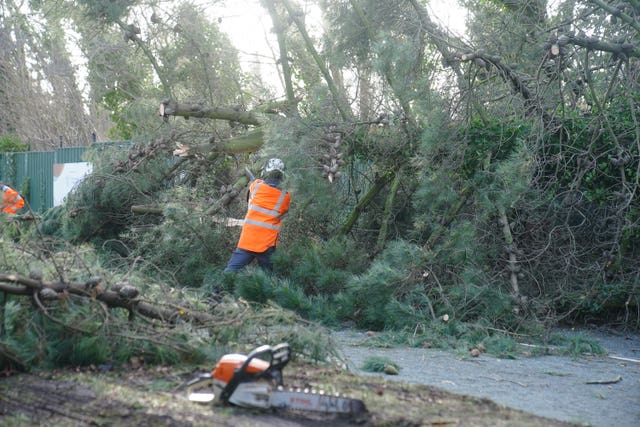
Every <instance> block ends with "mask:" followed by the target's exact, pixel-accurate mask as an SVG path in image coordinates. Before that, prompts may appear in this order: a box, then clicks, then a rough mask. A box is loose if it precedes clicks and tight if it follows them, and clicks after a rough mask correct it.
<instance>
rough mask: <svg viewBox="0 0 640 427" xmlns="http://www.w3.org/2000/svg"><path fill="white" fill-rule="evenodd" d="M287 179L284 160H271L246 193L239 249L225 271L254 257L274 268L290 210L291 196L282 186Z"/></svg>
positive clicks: (261, 265)
mask: <svg viewBox="0 0 640 427" xmlns="http://www.w3.org/2000/svg"><path fill="white" fill-rule="evenodd" d="M283 178H284V163H283V162H282V160H280V159H275V158H274V159H270V160H269V161H268V162H267V165H266V166H265V167H264V168H263V170H262V178H261V179H260V178H259V179H255V180H253V181H252V182H251V185H250V186H249V192H248V194H247V202H248V206H247V215H246V216H245V218H244V223H243V225H242V232H241V233H240V239H239V240H238V245H237V248H236V250H235V251H234V252H233V254H232V255H231V258H230V259H229V263H228V264H227V268H225V270H224V271H225V273H228V272H235V271H239V270H241V269H242V268H244V267H245V266H247V265H249V264H250V263H251V262H252V261H253V260H254V259H256V260H257V261H258V265H260V267H262V268H263V269H265V270H267V271H271V269H272V266H271V255H273V253H274V252H275V250H276V246H277V245H278V235H279V234H280V227H281V226H282V217H283V216H284V215H285V214H286V213H287V212H288V211H289V203H290V202H291V196H290V195H289V193H288V192H286V191H284V190H282V189H281V188H280V184H281V182H282V179H283Z"/></svg>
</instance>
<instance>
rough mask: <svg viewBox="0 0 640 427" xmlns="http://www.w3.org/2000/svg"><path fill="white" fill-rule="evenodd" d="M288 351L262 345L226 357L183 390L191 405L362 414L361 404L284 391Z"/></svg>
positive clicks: (285, 346) (284, 345)
mask: <svg viewBox="0 0 640 427" xmlns="http://www.w3.org/2000/svg"><path fill="white" fill-rule="evenodd" d="M290 356H291V349H290V347H289V344H287V343H282V344H278V345H276V346H275V347H271V346H269V345H263V346H261V347H258V348H256V349H255V350H253V351H252V352H251V353H249V355H243V354H236V353H233V354H226V355H224V356H222V358H221V359H220V360H219V361H218V363H217V364H216V366H215V368H214V369H213V372H211V373H206V374H203V375H201V376H199V377H198V378H195V379H193V380H191V381H190V382H189V383H188V384H187V386H186V388H187V390H188V393H189V400H191V401H193V402H201V403H207V402H218V403H222V404H227V403H228V404H232V405H236V406H242V407H248V408H264V409H267V408H274V409H288V410H298V411H314V412H325V413H336V414H352V415H357V414H362V413H365V412H366V411H367V409H366V407H365V404H364V402H362V401H361V400H358V399H351V398H347V397H343V396H339V395H330V394H326V393H324V392H321V391H320V392H314V391H308V390H301V389H295V390H294V389H289V390H287V389H285V387H284V385H283V378H282V369H283V368H284V367H285V365H286V364H287V363H288V362H289V358H290Z"/></svg>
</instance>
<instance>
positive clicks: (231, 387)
mask: <svg viewBox="0 0 640 427" xmlns="http://www.w3.org/2000/svg"><path fill="white" fill-rule="evenodd" d="M264 354H270V355H271V357H270V358H269V367H268V368H267V369H265V370H264V371H261V372H255V373H252V372H249V371H248V369H247V368H248V367H249V364H250V363H251V361H252V360H253V359H255V358H257V357H258V356H261V355H264ZM290 356H291V348H290V347H289V344H287V343H280V344H278V345H276V346H275V347H272V346H270V345H267V344H265V345H261V346H260V347H258V348H256V349H255V350H253V351H252V352H251V353H249V355H248V356H247V359H246V360H245V361H244V362H243V363H242V365H240V367H239V368H237V369H236V370H235V371H234V374H233V376H232V377H231V379H230V380H229V382H228V383H227V385H226V386H225V387H224V389H223V390H222V392H221V393H220V399H221V400H222V401H223V402H228V401H229V398H230V397H231V395H232V394H233V392H234V391H235V389H236V387H238V384H240V383H242V382H246V381H251V380H255V379H258V378H268V379H271V380H274V381H275V382H276V385H282V368H284V367H285V365H286V364H287V363H289V358H290Z"/></svg>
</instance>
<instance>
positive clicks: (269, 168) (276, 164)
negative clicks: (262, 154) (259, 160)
mask: <svg viewBox="0 0 640 427" xmlns="http://www.w3.org/2000/svg"><path fill="white" fill-rule="evenodd" d="M262 171H263V173H264V174H267V173H269V172H273V171H279V172H282V173H284V162H283V161H282V160H280V159H278V158H273V159H269V161H268V162H267V164H266V165H265V167H264V169H263V170H262Z"/></svg>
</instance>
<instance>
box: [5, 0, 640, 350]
mask: <svg viewBox="0 0 640 427" xmlns="http://www.w3.org/2000/svg"><path fill="white" fill-rule="evenodd" d="M461 4H462V6H463V7H464V10H465V12H466V19H467V22H466V23H467V32H466V34H465V35H464V37H461V36H458V35H455V34H453V33H452V32H450V31H448V29H447V28H445V27H442V26H441V25H440V24H439V23H438V20H437V19H436V18H435V17H434V16H433V15H432V13H431V12H430V9H429V4H428V2H427V1H424V0H388V1H384V2H381V1H375V0H317V1H307V2H300V1H296V0H261V1H260V2H257V3H256V6H257V7H262V8H263V9H264V13H265V16H268V17H269V19H270V22H271V23H272V24H273V28H272V31H273V33H274V34H275V36H276V40H277V46H274V47H273V56H274V58H273V70H272V71H273V73H278V75H279V78H280V80H281V81H282V83H283V85H282V89H281V90H280V91H277V90H276V89H274V88H272V87H269V86H268V85H266V84H265V83H264V82H262V81H261V78H260V75H254V74H252V73H251V72H250V71H247V70H243V69H242V68H241V66H240V62H239V59H238V52H237V51H236V49H235V48H234V47H233V45H232V42H231V40H230V39H229V37H227V36H226V35H225V34H224V33H223V32H222V31H221V30H220V28H219V26H218V25H217V22H216V20H215V19H213V18H211V17H210V16H209V15H207V14H206V13H205V6H203V5H201V4H198V3H196V2H155V1H150V2H140V1H137V0H131V1H122V2H104V1H99V0H91V1H88V0H84V1H81V2H59V1H57V2H55V6H56V7H54V4H53V2H49V1H46V0H45V1H41V2H34V3H32V4H31V5H30V10H29V11H28V12H25V11H24V10H23V9H21V8H19V7H18V5H17V4H16V3H14V2H13V1H3V2H2V3H0V8H1V10H2V12H3V13H2V15H1V18H0V37H2V40H4V41H5V42H3V43H0V46H1V47H0V49H5V52H3V55H2V56H1V58H4V59H0V99H2V100H3V101H4V102H3V105H5V106H6V107H5V109H6V113H7V114H5V115H3V116H2V118H0V133H1V134H2V135H12V138H15V136H17V137H18V138H19V139H20V140H21V141H23V142H25V143H28V144H29V145H30V146H31V148H32V149H41V148H43V147H46V144H44V145H43V142H42V141H49V140H56V138H58V137H60V138H64V140H65V141H69V144H71V145H81V144H76V143H75V142H74V143H72V142H71V141H72V140H73V141H79V138H80V139H85V140H86V138H87V134H88V133H90V132H97V133H98V134H99V136H100V137H101V139H115V140H118V139H120V140H131V141H132V142H133V145H132V148H131V149H130V151H123V150H122V149H120V150H115V151H109V150H102V149H101V148H99V147H93V149H92V150H91V152H90V154H89V157H88V160H89V161H91V162H92V163H94V172H93V173H92V175H91V176H90V177H88V178H87V179H85V180H84V182H83V184H82V185H81V186H80V187H79V188H78V189H77V190H76V191H75V192H74V193H72V194H71V195H70V196H69V197H68V199H67V202H66V204H65V205H64V206H62V207H58V208H54V209H52V210H51V211H49V212H46V213H44V215H43V217H42V220H41V221H40V222H39V223H38V224H37V227H35V230H36V231H37V232H38V233H40V234H37V235H36V238H37V237H38V236H40V238H42V237H43V235H46V236H52V237H55V238H62V239H64V240H66V241H69V242H73V243H74V244H85V243H91V244H93V245H94V246H95V247H96V248H99V249H100V251H104V256H105V257H106V258H105V259H107V260H108V261H106V262H107V264H112V265H114V266H116V267H117V269H120V270H122V271H126V270H135V271H136V272H137V273H140V274H144V275H147V277H154V278H156V279H158V278H160V279H161V281H162V282H166V283H167V285H166V286H177V287H187V288H193V289H200V290H202V291H203V292H204V293H205V294H207V293H212V294H217V293H225V294H226V293H229V294H233V295H236V296H242V297H243V298H245V299H247V300H250V301H255V302H259V303H265V304H266V303H268V302H271V301H275V302H276V303H277V304H278V305H280V306H282V307H284V308H285V309H289V310H293V311H295V312H297V313H298V314H300V315H301V316H303V317H305V318H308V319H312V320H316V321H321V322H324V323H326V324H330V325H335V324H340V323H342V322H351V323H353V324H355V325H356V326H358V327H361V328H365V329H376V330H397V331H405V332H406V331H410V332H414V333H415V332H416V331H420V332H421V333H422V334H424V335H428V334H433V333H441V334H445V335H451V336H456V337H461V336H466V337H469V336H471V337H473V338H469V339H475V340H481V339H483V337H485V336H488V335H490V334H492V333H493V332H495V331H501V332H503V333H505V334H507V335H509V334H511V335H514V334H515V335H517V334H521V333H530V332H531V331H533V330H535V328H536V327H548V326H552V325H556V324H558V323H559V322H576V321H579V322H580V321H583V322H584V321H593V320H597V321H600V322H611V323H614V324H622V325H625V326H630V327H635V328H637V327H638V325H640V323H639V322H640V316H639V315H640V304H639V299H640V267H639V265H638V262H637V260H638V259H640V202H639V200H640V199H639V195H638V193H639V190H640V126H639V125H638V111H639V102H640V99H639V98H640V97H639V94H640V91H638V71H639V70H640V68H639V65H640V64H639V62H638V59H639V57H640V49H639V45H638V43H639V41H640V38H639V30H640V27H639V25H640V20H639V16H640V2H638V1H628V2H608V1H604V0H567V1H559V2H547V1H543V0H509V1H497V0H491V1H476V0H465V1H462V2H461ZM58 6H60V7H58ZM305 7H309V8H311V7H313V8H317V9H316V10H318V11H319V13H320V15H321V16H322V24H323V28H322V31H315V30H312V29H311V28H310V26H309V24H308V17H309V16H310V15H308V14H307V12H308V9H305ZM28 18H37V19H28ZM45 29H46V31H45ZM71 30H72V31H73V33H74V34H78V35H79V37H78V40H79V42H78V44H77V47H78V48H79V49H80V52H81V56H82V58H83V61H84V64H85V66H86V70H87V76H86V85H87V86H86V87H81V86H80V85H79V83H78V80H77V75H76V74H75V73H74V72H73V67H74V65H73V64H74V61H73V60H72V56H71V52H70V50H69V48H68V46H69V45H68V42H69V41H68V38H67V36H68V35H69V33H70V31H71ZM33 106H35V107H36V108H35V109H34V108H32V107H33ZM34 123H38V126H34V125H33V124H34ZM80 136H81V137H80ZM273 156H277V157H280V158H282V159H283V160H284V161H285V163H286V165H287V171H286V185H287V188H288V189H289V191H290V192H291V194H292V197H293V204H292V208H291V212H290V214H289V216H288V218H287V219H286V220H285V229H284V231H283V233H282V238H281V245H280V249H279V251H278V253H277V256H276V263H275V265H276V275H275V276H274V277H267V276H263V275H260V274H247V275H239V276H237V277H235V278H228V277H224V276H223V275H222V269H223V268H224V264H225V262H226V260H227V258H228V256H229V254H230V252H231V249H232V248H233V247H234V245H235V240H236V238H237V234H238V229H237V228H234V227H227V226H226V224H227V222H225V221H220V218H241V217H242V216H243V215H244V208H245V199H244V188H245V186H246V184H247V182H248V178H249V177H248V176H247V173H246V169H247V168H248V169H250V170H253V171H254V172H255V173H257V171H258V170H259V169H260V167H261V165H262V164H263V163H264V161H265V160H266V159H268V158H269V157H273ZM32 232H33V230H32ZM0 265H1V264H0ZM9 267H17V266H15V265H13V264H11V265H10V264H6V263H5V265H4V268H5V269H7V268H9ZM18 269H20V268H18ZM22 273H28V272H22ZM443 319H447V320H443ZM424 339H425V340H426V339H429V338H424Z"/></svg>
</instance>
